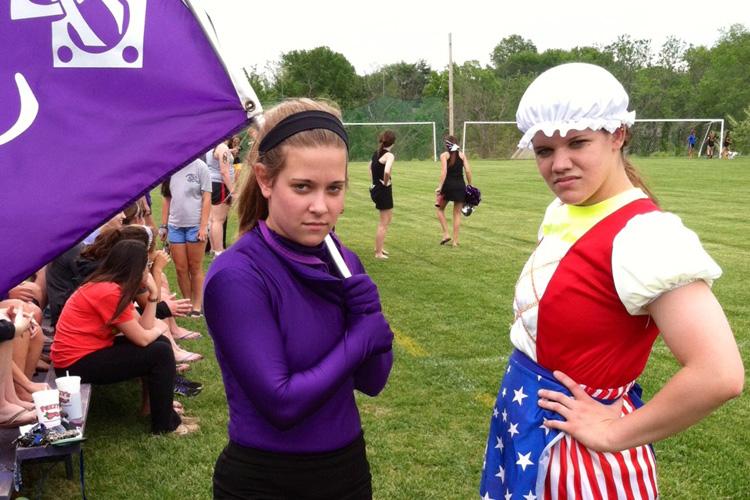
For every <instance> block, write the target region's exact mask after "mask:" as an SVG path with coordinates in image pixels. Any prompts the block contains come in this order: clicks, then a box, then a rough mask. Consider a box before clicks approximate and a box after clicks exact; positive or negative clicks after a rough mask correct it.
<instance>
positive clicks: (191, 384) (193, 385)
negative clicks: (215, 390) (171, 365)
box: [174, 375, 203, 390]
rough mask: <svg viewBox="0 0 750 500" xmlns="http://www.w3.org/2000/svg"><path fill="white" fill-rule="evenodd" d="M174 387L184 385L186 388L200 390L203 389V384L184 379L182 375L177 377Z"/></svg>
mask: <svg viewBox="0 0 750 500" xmlns="http://www.w3.org/2000/svg"><path fill="white" fill-rule="evenodd" d="M174 385H184V386H185V387H191V388H193V389H198V390H200V389H203V384H201V383H200V382H194V381H192V380H190V379H187V378H185V377H183V376H182V375H175V378H174Z"/></svg>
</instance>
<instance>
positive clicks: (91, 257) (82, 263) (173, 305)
mask: <svg viewBox="0 0 750 500" xmlns="http://www.w3.org/2000/svg"><path fill="white" fill-rule="evenodd" d="M121 240H137V241H141V242H143V243H144V244H145V245H146V246H147V247H148V249H149V251H150V253H151V256H150V257H149V258H151V259H153V256H154V254H155V250H154V247H155V243H154V238H153V235H152V234H150V229H149V228H147V227H146V226H122V227H121V228H105V229H103V230H102V231H101V232H100V233H99V235H98V236H97V237H96V239H95V240H94V243H92V244H91V245H89V246H86V247H84V248H83V250H82V251H81V254H80V255H79V256H78V258H77V259H75V264H74V266H73V267H74V271H75V276H74V278H73V279H72V282H71V283H70V285H69V286H68V290H69V291H68V294H67V296H66V295H65V294H60V295H55V296H54V301H55V303H52V301H53V296H52V295H51V296H50V309H59V310H62V308H63V304H64V302H65V301H66V300H68V297H70V295H71V294H72V293H73V291H74V290H75V289H76V288H78V286H79V285H80V284H81V283H82V282H84V281H85V280H86V278H88V277H89V276H90V275H91V273H93V272H94V270H95V269H96V268H97V267H98V266H99V265H100V264H101V263H102V261H103V260H104V259H105V257H106V256H107V254H109V252H110V250H111V248H112V247H113V246H114V245H115V244H116V243H117V242H119V241H121ZM55 269H57V268H55ZM64 279H65V278H64V274H63V273H60V274H59V276H58V274H57V273H54V271H53V268H52V267H51V268H50V277H49V280H48V281H50V282H55V283H57V282H59V281H61V280H64ZM162 284H164V281H163V280H162ZM61 288H65V286H62V287H61ZM161 296H162V298H163V300H162V301H160V303H159V304H157V312H156V316H157V318H159V319H163V320H164V321H165V322H166V323H167V326H168V328H169V331H168V332H167V333H166V337H167V338H168V339H169V341H170V344H171V345H172V348H173V350H174V356H175V358H176V359H177V362H178V363H182V362H185V361H198V360H199V359H202V358H203V356H202V355H200V354H197V353H192V352H189V351H186V350H184V349H182V348H181V347H180V346H178V345H177V343H176V342H175V341H174V338H173V335H174V336H175V337H176V338H178V339H182V338H192V337H193V336H199V335H198V334H195V333H194V332H191V331H189V330H186V329H184V328H182V327H180V326H179V325H178V324H177V322H176V321H175V320H174V318H173V316H180V315H181V316H184V315H185V313H186V312H189V311H190V310H192V304H190V301H189V300H187V301H186V300H185V299H182V300H175V299H174V297H173V296H170V295H165V294H162V295H161ZM60 301H63V303H62V304H60Z"/></svg>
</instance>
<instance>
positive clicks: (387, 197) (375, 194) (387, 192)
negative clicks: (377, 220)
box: [370, 184, 393, 210]
mask: <svg viewBox="0 0 750 500" xmlns="http://www.w3.org/2000/svg"><path fill="white" fill-rule="evenodd" d="M370 198H371V199H372V201H374V202H375V208H377V209H378V210H391V209H392V208H393V186H392V185H391V186H384V185H382V184H375V185H374V186H373V187H371V188H370Z"/></svg>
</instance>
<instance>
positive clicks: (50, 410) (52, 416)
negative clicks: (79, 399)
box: [31, 389, 62, 428]
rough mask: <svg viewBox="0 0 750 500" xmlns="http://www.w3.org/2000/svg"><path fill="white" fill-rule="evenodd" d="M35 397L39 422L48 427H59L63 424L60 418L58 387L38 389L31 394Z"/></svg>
mask: <svg viewBox="0 0 750 500" xmlns="http://www.w3.org/2000/svg"><path fill="white" fill-rule="evenodd" d="M31 397H32V398H34V406H35V407H36V416H37V419H39V423H41V424H44V425H45V426H46V427H48V428H49V427H57V426H58V425H60V424H62V420H61V418H60V393H59V391H58V390H57V389H48V390H46V391H36V392H34V393H32V394H31Z"/></svg>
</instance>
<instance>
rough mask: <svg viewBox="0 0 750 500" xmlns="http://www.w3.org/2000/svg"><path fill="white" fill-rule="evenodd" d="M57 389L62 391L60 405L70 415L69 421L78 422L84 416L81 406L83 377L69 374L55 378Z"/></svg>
mask: <svg viewBox="0 0 750 500" xmlns="http://www.w3.org/2000/svg"><path fill="white" fill-rule="evenodd" d="M55 385H57V390H58V391H60V406H61V407H62V410H63V411H64V412H65V413H66V414H67V415H68V421H70V422H71V423H73V424H78V423H80V422H81V420H82V418H83V409H82V408H81V377H78V376H76V375H68V376H67V377H58V378H56V379H55Z"/></svg>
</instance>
